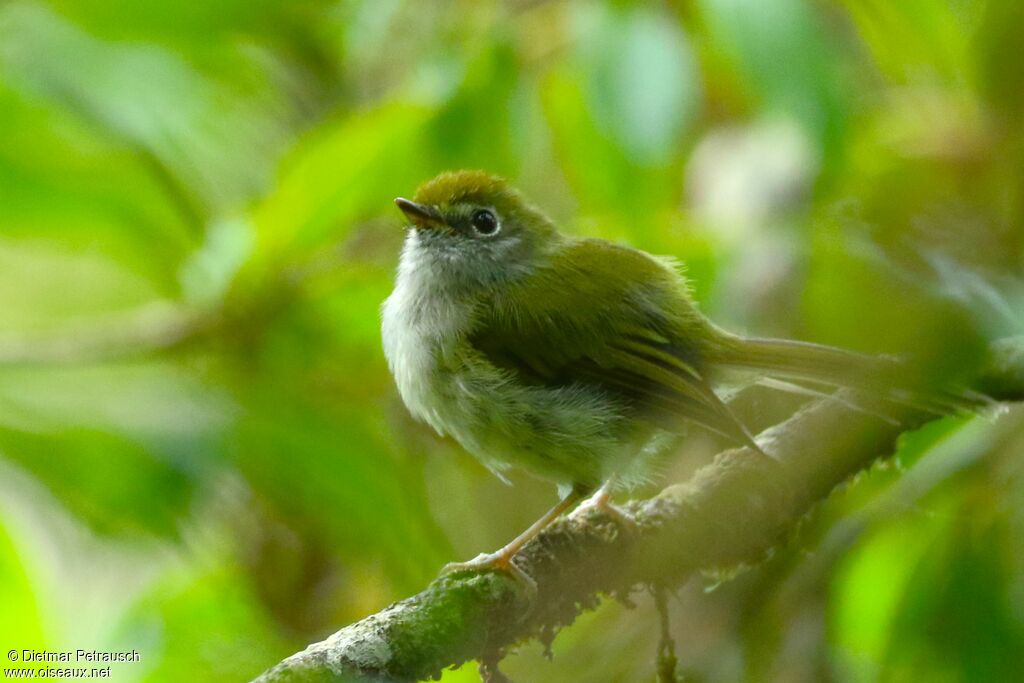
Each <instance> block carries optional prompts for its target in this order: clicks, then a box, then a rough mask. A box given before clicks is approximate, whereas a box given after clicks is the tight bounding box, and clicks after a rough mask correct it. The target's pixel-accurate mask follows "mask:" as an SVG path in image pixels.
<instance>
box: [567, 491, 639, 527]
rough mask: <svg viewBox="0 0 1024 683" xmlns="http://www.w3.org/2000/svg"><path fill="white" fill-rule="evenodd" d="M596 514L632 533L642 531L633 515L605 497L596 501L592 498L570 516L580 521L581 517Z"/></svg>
mask: <svg viewBox="0 0 1024 683" xmlns="http://www.w3.org/2000/svg"><path fill="white" fill-rule="evenodd" d="M594 513H596V514H599V515H605V516H606V517H611V518H612V519H613V520H615V522H616V524H618V525H619V526H620V527H622V528H623V529H625V530H627V531H628V532H630V533H634V534H635V533H639V531H640V525H639V524H637V521H636V519H635V518H634V517H633V515H631V514H630V513H628V512H626V511H625V510H623V509H622V508H620V507H619V506H618V505H615V504H614V503H612V502H611V501H609V500H608V499H607V498H603V497H598V498H596V499H595V498H590V499H588V500H585V501H583V502H582V503H581V504H580V505H579V507H577V508H576V509H575V510H573V512H572V514H571V515H569V517H571V518H573V519H579V518H581V517H585V516H587V515H589V514H594Z"/></svg>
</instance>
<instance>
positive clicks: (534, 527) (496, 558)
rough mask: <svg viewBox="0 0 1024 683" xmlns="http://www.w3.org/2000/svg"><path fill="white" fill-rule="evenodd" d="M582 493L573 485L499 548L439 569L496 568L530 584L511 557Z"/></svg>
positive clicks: (477, 569) (574, 502) (448, 570)
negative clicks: (551, 506) (538, 517)
mask: <svg viewBox="0 0 1024 683" xmlns="http://www.w3.org/2000/svg"><path fill="white" fill-rule="evenodd" d="M583 495H584V491H583V490H582V489H580V488H577V487H573V489H572V491H570V492H569V493H568V494H567V495H566V496H565V497H564V498H562V500H560V501H559V502H558V504H557V505H555V506H554V507H553V508H551V509H550V510H548V511H547V512H545V513H544V515H543V516H541V518H540V519H538V520H537V521H536V522H534V523H533V524H531V525H530V526H529V528H528V529H526V531H524V532H523V533H521V534H519V535H518V536H516V537H515V538H514V539H512V541H511V542H510V543H508V544H507V545H506V546H505V547H504V548H502V549H501V550H498V551H496V552H493V553H481V554H479V555H477V556H476V557H474V558H473V559H472V560H470V561H468V562H450V563H448V564H446V565H445V566H444V569H443V570H441V571H442V573H444V574H451V573H453V572H464V571H481V570H487V569H497V570H501V571H506V572H509V573H511V574H512V575H513V576H515V577H516V578H519V579H523V580H525V581H526V582H527V583H530V584H532V583H533V580H532V579H531V578H530V577H529V576H527V575H526V574H525V573H523V571H522V570H521V569H519V568H518V567H516V565H515V564H514V563H513V562H512V558H513V557H515V556H516V553H518V552H519V550H520V549H521V548H522V547H523V546H524V545H526V544H527V543H529V542H530V541H531V540H533V539H534V538H535V537H536V536H537V534H539V533H540V532H541V531H543V530H544V528H545V527H547V526H548V525H549V524H551V522H553V521H555V519H557V518H558V516H559V515H560V514H562V513H563V512H565V511H566V510H568V509H569V508H571V507H572V506H573V505H575V504H576V502H577V501H579V499H580V498H582V497H583Z"/></svg>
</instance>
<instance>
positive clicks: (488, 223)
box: [469, 209, 498, 235]
mask: <svg viewBox="0 0 1024 683" xmlns="http://www.w3.org/2000/svg"><path fill="white" fill-rule="evenodd" d="M469 221H470V223H472V224H473V229H474V230H476V231H477V232H478V233H480V234H481V235H493V234H494V233H496V232H498V217H497V216H495V215H494V212H493V211H490V210H488V209H477V210H476V211H474V212H473V215H472V216H470V218H469Z"/></svg>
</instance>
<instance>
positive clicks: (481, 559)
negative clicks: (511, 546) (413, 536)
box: [441, 548, 537, 595]
mask: <svg viewBox="0 0 1024 683" xmlns="http://www.w3.org/2000/svg"><path fill="white" fill-rule="evenodd" d="M513 557H515V554H514V553H508V552H505V550H504V548H503V549H502V550H499V551H497V552H493V553H480V554H479V555H477V556H476V557H474V558H473V559H472V560H469V561H467V562H449V563H448V564H446V565H445V566H444V568H443V569H442V570H441V574H442V575H443V576H448V575H450V574H460V573H462V572H502V573H504V574H508V575H510V576H511V577H512V578H514V579H515V580H516V581H519V582H520V583H522V584H523V585H524V586H526V588H527V590H528V592H529V593H530V594H531V595H535V594H536V593H537V582H536V581H534V580H533V578H532V577H531V576H530V575H529V574H527V573H526V572H524V571H523V570H522V569H520V568H519V567H517V566H516V563H515V562H513V561H512V558H513Z"/></svg>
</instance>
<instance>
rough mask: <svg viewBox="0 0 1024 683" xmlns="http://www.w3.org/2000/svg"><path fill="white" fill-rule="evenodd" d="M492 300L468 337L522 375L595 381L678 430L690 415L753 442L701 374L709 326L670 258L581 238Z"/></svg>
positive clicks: (556, 381)
mask: <svg viewBox="0 0 1024 683" xmlns="http://www.w3.org/2000/svg"><path fill="white" fill-rule="evenodd" d="M491 304H492V305H490V306H484V307H481V309H482V311H481V313H480V314H479V315H478V317H477V319H476V324H475V328H474V331H473V333H472V334H471V335H470V337H469V342H470V344H471V345H472V346H473V347H475V348H476V349H477V350H478V351H479V352H480V353H482V354H483V355H484V356H485V357H486V358H487V359H488V360H489V361H490V362H491V363H493V364H494V365H496V366H498V367H500V368H502V369H504V370H506V371H508V372H511V373H513V374H514V375H516V376H517V377H518V378H519V379H520V380H521V381H524V382H527V383H532V384H537V385H543V386H569V385H573V384H582V385H590V386H594V387H597V388H599V389H600V390H601V391H603V392H604V393H605V394H606V395H608V396H610V397H612V398H614V399H617V400H620V401H622V402H623V403H624V404H626V405H628V406H629V407H630V408H631V409H635V410H636V414H637V415H638V416H639V417H641V418H644V419H647V420H649V421H651V422H652V423H655V424H657V425H659V426H661V427H663V428H666V429H668V430H670V431H678V430H679V429H680V427H681V418H685V419H687V420H691V421H693V422H696V423H699V424H701V425H703V426H704V427H706V428H708V429H711V430H713V431H715V432H718V433H720V434H723V435H725V436H727V437H729V438H731V439H733V440H735V441H736V442H738V443H742V444H744V445H752V439H751V437H750V434H749V432H748V431H747V430H746V429H745V428H744V427H743V425H742V424H740V422H739V421H738V420H737V419H736V418H735V416H734V415H733V414H732V412H731V411H730V410H729V408H728V407H727V406H726V405H725V404H724V403H723V402H722V401H721V400H720V399H719V397H718V396H717V395H716V394H715V392H714V391H713V390H712V388H711V386H710V385H709V383H708V381H707V379H706V377H705V376H704V374H703V371H702V364H703V362H702V358H701V341H702V337H701V333H702V331H703V330H704V329H706V327H705V326H706V325H707V323H706V322H705V321H704V319H703V318H702V317H701V315H700V313H699V312H698V311H697V310H696V308H695V307H694V305H693V303H692V302H691V301H690V299H689V296H688V294H687V291H686V283H685V281H684V280H683V278H682V276H681V275H680V274H679V273H678V272H676V271H675V270H674V269H673V268H672V267H671V266H669V265H667V264H666V263H663V262H661V261H658V260H656V259H654V258H652V257H650V256H648V255H646V254H644V253H642V252H638V251H635V250H633V249H628V248H626V247H621V246H618V245H614V244H610V243H608V242H603V241H600V240H581V241H578V242H575V243H573V244H572V245H570V246H567V247H565V248H564V249H563V250H562V251H561V252H560V253H559V254H558V256H556V257H554V258H553V259H552V261H551V262H550V263H549V264H547V265H546V266H545V267H543V268H540V269H538V271H537V272H535V273H534V274H533V275H531V276H530V277H528V278H526V279H524V280H523V281H521V282H519V283H517V284H515V285H511V286H510V287H509V288H507V289H506V290H504V291H502V292H500V293H499V294H497V295H496V296H495V298H494V300H493V301H492V302H491ZM684 334H689V335H690V338H686V337H685V336H684Z"/></svg>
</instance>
